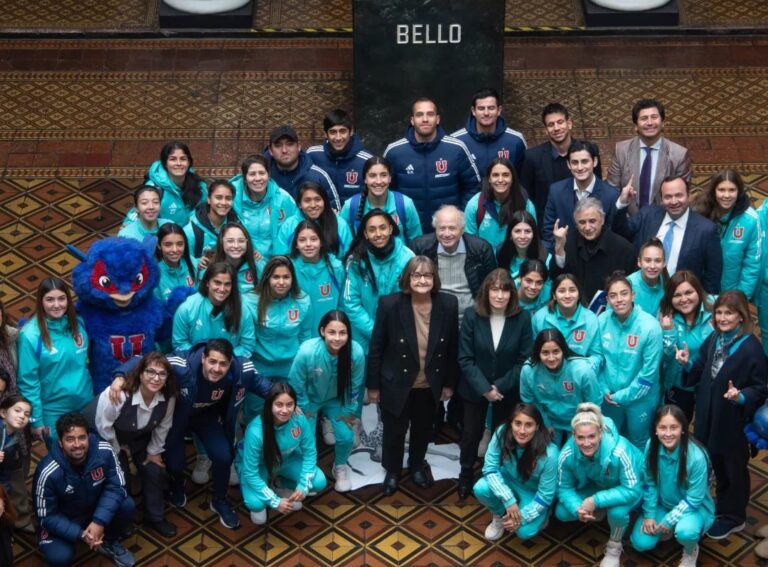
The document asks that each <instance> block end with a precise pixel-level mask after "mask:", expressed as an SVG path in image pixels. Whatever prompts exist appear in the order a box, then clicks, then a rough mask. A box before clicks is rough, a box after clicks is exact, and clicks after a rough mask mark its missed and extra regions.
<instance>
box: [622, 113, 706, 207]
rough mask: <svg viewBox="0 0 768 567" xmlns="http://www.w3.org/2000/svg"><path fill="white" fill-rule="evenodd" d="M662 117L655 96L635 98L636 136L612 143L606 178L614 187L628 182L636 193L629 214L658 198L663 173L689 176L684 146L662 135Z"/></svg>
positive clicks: (687, 180)
mask: <svg viewBox="0 0 768 567" xmlns="http://www.w3.org/2000/svg"><path fill="white" fill-rule="evenodd" d="M664 118H665V113H664V105H662V104H661V103H660V102H659V101H658V100H655V99H642V100H639V101H637V102H636V103H635V106H633V107H632V122H634V124H635V130H636V131H637V136H635V137H634V138H631V139H629V140H624V141H621V142H619V143H618V144H616V150H615V151H614V155H613V161H612V162H611V167H610V169H609V170H608V179H607V181H608V183H610V184H611V185H613V186H614V187H624V186H626V185H627V184H629V183H630V182H631V183H632V185H633V186H634V188H635V190H636V194H637V197H636V198H635V201H634V203H632V204H631V205H630V209H629V214H630V215H634V214H635V213H637V211H638V209H639V208H642V207H645V206H647V205H650V204H652V203H659V202H660V196H659V189H660V187H661V182H662V180H663V179H664V178H665V177H669V176H675V177H682V178H683V179H684V180H685V182H686V183H688V182H690V180H691V158H690V157H689V156H688V149H687V148H685V147H683V146H681V145H680V144H676V143H674V142H670V141H669V140H667V139H666V138H665V137H664V136H663V134H664Z"/></svg>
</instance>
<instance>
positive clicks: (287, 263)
mask: <svg viewBox="0 0 768 567" xmlns="http://www.w3.org/2000/svg"><path fill="white" fill-rule="evenodd" d="M278 268H288V271H289V272H291V288H290V289H289V290H288V295H290V296H292V297H294V298H296V297H299V295H300V294H301V288H300V287H299V281H298V280H297V279H296V269H295V268H294V267H293V262H291V260H290V258H288V256H272V257H271V258H270V259H269V262H267V265H266V266H264V273H263V274H262V275H261V280H260V281H259V284H258V285H257V286H256V291H257V292H258V294H259V308H258V310H257V313H256V324H257V325H261V326H263V325H264V323H265V322H266V320H267V309H269V306H270V305H272V302H273V301H274V300H275V299H276V298H275V297H273V295H272V287H271V286H270V285H269V280H270V278H271V277H272V274H274V273H275V270H277V269H278Z"/></svg>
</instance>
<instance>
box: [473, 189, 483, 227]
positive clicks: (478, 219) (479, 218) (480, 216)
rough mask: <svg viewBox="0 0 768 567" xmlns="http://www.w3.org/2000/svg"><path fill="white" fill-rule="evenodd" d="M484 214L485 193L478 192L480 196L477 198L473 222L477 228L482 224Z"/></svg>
mask: <svg viewBox="0 0 768 567" xmlns="http://www.w3.org/2000/svg"><path fill="white" fill-rule="evenodd" d="M484 216H485V195H483V193H482V192H481V193H480V197H479V198H478V199H477V210H476V211H475V224H476V225H477V228H478V229H479V228H480V225H481V224H483V217H484Z"/></svg>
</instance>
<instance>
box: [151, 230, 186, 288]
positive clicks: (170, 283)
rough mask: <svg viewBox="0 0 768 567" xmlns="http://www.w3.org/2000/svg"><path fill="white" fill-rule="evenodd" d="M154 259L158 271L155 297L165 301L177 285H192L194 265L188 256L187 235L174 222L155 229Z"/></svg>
mask: <svg viewBox="0 0 768 567" xmlns="http://www.w3.org/2000/svg"><path fill="white" fill-rule="evenodd" d="M155 259H156V260H157V267H158V269H159V271H160V278H159V279H158V281H157V287H156V288H155V290H154V292H153V293H154V294H155V297H157V298H158V299H160V300H161V301H167V300H168V297H169V296H170V295H171V292H172V291H173V290H174V289H176V288H177V287H194V285H195V267H194V265H193V264H192V260H191V259H190V257H189V247H188V246H187V235H186V234H184V229H183V228H181V227H180V226H179V225H177V224H176V223H175V222H169V223H167V224H164V225H163V226H161V227H160V229H159V230H158V231H157V248H156V249H155Z"/></svg>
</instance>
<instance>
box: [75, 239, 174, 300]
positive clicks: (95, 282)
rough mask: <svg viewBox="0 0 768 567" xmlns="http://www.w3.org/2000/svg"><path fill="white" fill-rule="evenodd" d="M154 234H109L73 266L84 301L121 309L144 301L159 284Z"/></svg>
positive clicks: (77, 291)
mask: <svg viewBox="0 0 768 567" xmlns="http://www.w3.org/2000/svg"><path fill="white" fill-rule="evenodd" d="M154 246H155V239H154V238H147V239H146V240H145V241H144V242H139V241H138V240H133V239H131V238H105V239H104V240H99V241H98V242H96V243H95V244H94V245H93V246H91V249H90V250H89V251H88V255H87V256H86V258H85V260H84V261H83V263H82V264H80V265H78V266H76V267H75V269H74V270H72V286H73V287H74V288H75V292H76V293H77V297H78V299H79V300H80V301H82V302H83V303H88V304H91V305H93V306H98V307H99V308H101V309H106V310H110V311H118V310H121V309H126V308H129V307H135V306H136V305H139V304H141V303H142V302H143V301H144V300H145V299H146V298H147V297H149V296H150V295H151V294H152V290H153V289H154V288H155V286H156V285H157V281H158V278H159V271H158V268H157V261H156V260H155V258H154V256H153V251H154Z"/></svg>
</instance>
